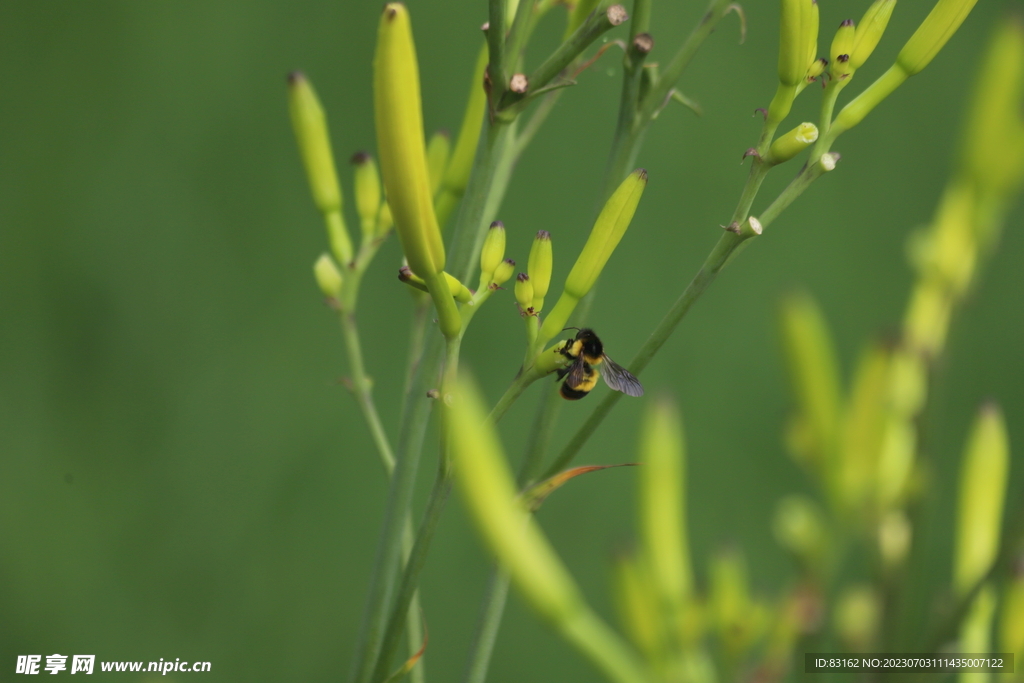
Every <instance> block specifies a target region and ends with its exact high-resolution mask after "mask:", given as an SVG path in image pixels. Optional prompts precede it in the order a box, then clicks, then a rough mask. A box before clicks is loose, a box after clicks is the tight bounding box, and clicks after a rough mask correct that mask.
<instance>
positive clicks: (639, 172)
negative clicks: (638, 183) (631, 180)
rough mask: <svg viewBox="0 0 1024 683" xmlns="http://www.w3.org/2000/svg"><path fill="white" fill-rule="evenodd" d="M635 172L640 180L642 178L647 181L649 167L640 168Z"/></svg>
mask: <svg viewBox="0 0 1024 683" xmlns="http://www.w3.org/2000/svg"><path fill="white" fill-rule="evenodd" d="M634 172H635V173H636V174H637V176H636V177H637V178H639V179H640V180H642V181H643V182H645V183H646V182H647V169H646V168H638V169H636V171H634Z"/></svg>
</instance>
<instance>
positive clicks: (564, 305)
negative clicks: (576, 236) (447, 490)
mask: <svg viewBox="0 0 1024 683" xmlns="http://www.w3.org/2000/svg"><path fill="white" fill-rule="evenodd" d="M646 187H647V171H645V170H644V169H642V168H641V169H637V170H635V171H633V172H632V173H630V174H629V175H628V176H626V179H625V180H623V181H622V183H621V184H620V185H619V187H618V189H616V190H615V192H613V193H612V196H611V197H609V198H608V201H607V202H605V205H604V208H602V209H601V213H600V215H598V217H597V220H596V221H595V222H594V227H593V229H592V230H591V231H590V237H588V238H587V243H586V244H585V245H584V246H583V251H582V252H580V255H579V257H578V258H577V259H576V263H575V265H573V267H572V270H571V271H570V272H569V277H567V278H566V280H565V288H564V290H563V291H562V295H561V296H560V297H559V298H558V303H556V304H555V307H554V308H553V309H552V310H551V312H550V313H549V314H548V316H547V317H546V318H545V319H544V324H543V325H542V326H541V329H540V333H539V334H538V337H537V338H538V339H539V340H541V342H545V341H547V340H549V339H552V338H554V336H555V335H556V334H558V333H559V332H560V331H561V330H562V329H563V328H565V324H566V322H568V320H569V315H570V314H571V313H572V311H573V309H575V308H576V304H577V303H579V300H580V299H582V298H583V296H584V295H586V293H587V292H589V291H590V288H591V287H593V286H594V283H595V282H596V281H597V277H598V275H600V274H601V270H602V269H604V266H605V264H606V263H608V259H609V258H611V255H612V252H613V251H615V247H617V246H618V244H619V240H621V239H622V236H623V235H624V234H625V233H626V228H628V227H629V223H630V221H632V220H633V214H634V213H635V212H636V207H637V205H638V204H639V203H640V197H641V196H643V193H644V188H646Z"/></svg>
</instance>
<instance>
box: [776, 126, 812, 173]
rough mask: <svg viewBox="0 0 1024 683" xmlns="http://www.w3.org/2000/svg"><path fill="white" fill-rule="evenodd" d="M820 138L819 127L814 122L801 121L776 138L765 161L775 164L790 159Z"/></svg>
mask: <svg viewBox="0 0 1024 683" xmlns="http://www.w3.org/2000/svg"><path fill="white" fill-rule="evenodd" d="M817 139H818V127H817V126H816V125H814V124H813V123H801V124H800V125H799V126H797V127H796V128H794V129H793V130H791V131H789V132H788V133H784V134H783V135H780V136H779V137H777V138H776V139H775V142H773V143H772V146H771V148H769V150H768V154H767V155H766V156H765V162H766V163H768V164H770V165H772V166H774V165H775V164H781V163H782V162H784V161H789V160H790V159H792V158H793V157H795V156H796V155H797V154H799V153H800V152H802V151H804V150H805V149H807V148H808V147H810V145H811V144H812V143H813V142H814V141H815V140H817Z"/></svg>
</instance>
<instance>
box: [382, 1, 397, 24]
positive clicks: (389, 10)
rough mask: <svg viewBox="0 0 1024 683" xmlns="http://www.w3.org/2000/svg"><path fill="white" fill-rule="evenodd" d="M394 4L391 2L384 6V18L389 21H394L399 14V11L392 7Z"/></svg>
mask: <svg viewBox="0 0 1024 683" xmlns="http://www.w3.org/2000/svg"><path fill="white" fill-rule="evenodd" d="M393 4H394V3H390V2H389V3H388V4H386V5H384V16H385V17H387V18H388V21H391V20H392V19H394V18H395V15H397V14H398V10H397V9H395V8H394V7H392V5H393Z"/></svg>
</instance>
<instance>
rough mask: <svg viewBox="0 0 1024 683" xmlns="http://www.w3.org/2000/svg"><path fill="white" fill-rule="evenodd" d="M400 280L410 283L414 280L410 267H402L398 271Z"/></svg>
mask: <svg viewBox="0 0 1024 683" xmlns="http://www.w3.org/2000/svg"><path fill="white" fill-rule="evenodd" d="M398 279H399V280H401V281H402V282H408V281H409V280H411V279H412V268H410V267H409V266H402V267H401V268H399V269H398Z"/></svg>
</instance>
